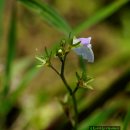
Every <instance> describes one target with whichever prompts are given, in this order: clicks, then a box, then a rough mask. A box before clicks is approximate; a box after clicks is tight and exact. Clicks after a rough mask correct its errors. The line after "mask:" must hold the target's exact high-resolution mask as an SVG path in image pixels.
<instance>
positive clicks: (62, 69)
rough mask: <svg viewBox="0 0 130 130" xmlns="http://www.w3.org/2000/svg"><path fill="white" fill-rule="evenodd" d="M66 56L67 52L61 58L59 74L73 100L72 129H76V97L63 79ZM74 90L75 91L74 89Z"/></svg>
mask: <svg viewBox="0 0 130 130" xmlns="http://www.w3.org/2000/svg"><path fill="white" fill-rule="evenodd" d="M66 57H67V54H65V56H64V58H63V60H61V63H62V65H61V74H60V77H61V79H62V81H63V83H64V84H65V86H66V88H67V90H68V92H69V94H70V96H71V98H72V102H73V109H74V114H75V116H74V119H75V123H74V126H73V127H74V130H77V123H78V109H77V101H76V97H75V93H73V91H72V89H71V87H70V86H69V85H68V83H67V81H66V79H65V76H64V69H65V61H66ZM75 92H76V91H75Z"/></svg>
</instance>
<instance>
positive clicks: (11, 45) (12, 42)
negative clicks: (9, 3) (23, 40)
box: [3, 2, 17, 95]
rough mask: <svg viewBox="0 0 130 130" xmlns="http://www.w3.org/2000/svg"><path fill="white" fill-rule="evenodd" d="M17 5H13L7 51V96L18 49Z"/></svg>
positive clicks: (5, 91)
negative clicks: (16, 49)
mask: <svg viewBox="0 0 130 130" xmlns="http://www.w3.org/2000/svg"><path fill="white" fill-rule="evenodd" d="M16 12H17V11H16V5H15V2H14V3H13V7H12V14H11V21H10V28H9V33H8V45H7V46H8V48H7V49H8V50H7V59H6V68H5V86H4V90H3V93H4V94H5V95H6V94H7V93H8V91H9V87H10V82H11V69H12V62H13V59H14V55H15V48H16Z"/></svg>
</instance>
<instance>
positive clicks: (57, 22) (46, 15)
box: [18, 0, 71, 35]
mask: <svg viewBox="0 0 130 130" xmlns="http://www.w3.org/2000/svg"><path fill="white" fill-rule="evenodd" d="M18 1H20V2H21V3H22V4H24V5H25V6H27V8H29V9H32V10H33V11H34V12H35V13H37V15H39V16H40V17H42V18H43V19H44V20H45V21H47V23H49V24H51V25H52V26H54V27H55V28H56V29H59V30H60V31H62V32H63V33H64V34H66V35H68V33H69V32H71V28H70V26H69V24H68V23H67V22H66V20H65V19H64V18H62V17H61V16H60V15H59V14H58V13H57V12H56V11H55V10H54V9H53V8H52V7H51V6H49V5H47V4H46V3H45V2H38V1H36V0H18Z"/></svg>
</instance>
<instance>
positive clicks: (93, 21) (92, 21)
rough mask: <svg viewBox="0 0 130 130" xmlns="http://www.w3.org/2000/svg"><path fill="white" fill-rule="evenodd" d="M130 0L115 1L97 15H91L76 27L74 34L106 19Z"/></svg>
mask: <svg viewBox="0 0 130 130" xmlns="http://www.w3.org/2000/svg"><path fill="white" fill-rule="evenodd" d="M127 2H128V0H118V1H115V2H113V3H112V4H110V5H108V6H107V7H104V8H103V9H101V10H99V11H98V12H97V13H96V14H95V15H93V16H91V17H90V18H88V19H86V20H85V21H84V22H83V23H81V24H80V25H79V26H77V27H76V28H75V29H74V32H73V33H74V34H79V33H81V32H83V31H84V30H86V29H88V28H90V27H92V26H93V25H95V24H97V23H99V22H100V21H102V20H104V19H105V18H107V17H109V16H110V15H112V14H113V13H114V12H116V11H117V10H118V9H119V8H121V7H122V6H123V5H124V4H126V3H127Z"/></svg>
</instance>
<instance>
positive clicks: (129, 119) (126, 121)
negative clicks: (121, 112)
mask: <svg viewBox="0 0 130 130" xmlns="http://www.w3.org/2000/svg"><path fill="white" fill-rule="evenodd" d="M129 124H130V107H129V108H128V110H127V113H126V116H125V119H124V123H123V130H128V126H129Z"/></svg>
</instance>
